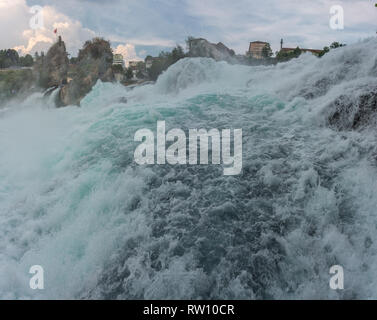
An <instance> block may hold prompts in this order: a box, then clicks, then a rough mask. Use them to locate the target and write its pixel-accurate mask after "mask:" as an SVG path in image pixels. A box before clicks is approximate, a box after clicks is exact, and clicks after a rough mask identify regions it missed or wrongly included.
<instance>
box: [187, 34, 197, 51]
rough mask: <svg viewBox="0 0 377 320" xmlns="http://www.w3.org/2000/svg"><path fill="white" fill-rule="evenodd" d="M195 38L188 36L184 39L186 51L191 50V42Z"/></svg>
mask: <svg viewBox="0 0 377 320" xmlns="http://www.w3.org/2000/svg"><path fill="white" fill-rule="evenodd" d="M194 39H195V38H194V37H193V36H188V37H187V39H186V49H187V50H188V51H190V50H191V41H192V40H194Z"/></svg>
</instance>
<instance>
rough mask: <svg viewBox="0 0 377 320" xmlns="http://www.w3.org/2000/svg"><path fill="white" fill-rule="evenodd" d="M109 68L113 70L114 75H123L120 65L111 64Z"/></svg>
mask: <svg viewBox="0 0 377 320" xmlns="http://www.w3.org/2000/svg"><path fill="white" fill-rule="evenodd" d="M111 68H112V69H113V72H114V73H122V74H123V73H124V69H123V67H122V66H121V65H120V64H113V65H112V66H111Z"/></svg>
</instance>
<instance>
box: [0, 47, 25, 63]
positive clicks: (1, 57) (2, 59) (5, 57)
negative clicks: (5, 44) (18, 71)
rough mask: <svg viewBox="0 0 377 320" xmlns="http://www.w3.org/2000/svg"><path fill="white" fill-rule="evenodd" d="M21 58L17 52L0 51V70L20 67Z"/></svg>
mask: <svg viewBox="0 0 377 320" xmlns="http://www.w3.org/2000/svg"><path fill="white" fill-rule="evenodd" d="M19 60H20V57H19V55H18V53H17V51H16V50H14V49H6V50H0V68H9V67H12V66H18V65H19Z"/></svg>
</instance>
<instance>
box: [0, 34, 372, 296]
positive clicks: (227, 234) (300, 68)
mask: <svg viewBox="0 0 377 320" xmlns="http://www.w3.org/2000/svg"><path fill="white" fill-rule="evenodd" d="M362 47H363V48H364V49H363V50H360V49H359V46H349V47H346V48H344V49H343V48H342V49H339V50H334V51H333V52H331V53H330V54H328V55H326V56H325V57H324V58H323V59H320V60H319V59H317V58H315V57H313V56H311V55H304V56H302V57H301V58H300V59H297V60H294V61H291V62H289V63H285V64H280V65H278V66H276V67H245V66H231V65H228V64H226V63H219V62H214V61H212V60H209V59H185V60H182V61H180V62H178V63H177V64H175V65H174V66H172V67H171V68H170V69H169V70H168V71H167V72H166V73H164V74H163V75H162V76H161V77H160V78H159V80H158V82H157V83H156V84H155V85H146V86H143V87H138V88H135V89H132V90H130V89H127V88H125V87H123V86H121V85H117V84H109V83H101V82H99V83H97V85H96V86H95V87H94V88H93V90H92V91H91V92H90V93H89V94H88V95H87V96H86V97H85V99H84V100H83V101H82V105H81V107H80V108H78V107H73V106H72V107H67V108H62V109H55V108H54V106H53V104H52V101H53V97H51V98H43V97H42V95H39V94H35V95H33V96H31V97H29V98H28V99H27V100H26V101H24V102H23V103H19V104H13V105H11V106H8V109H4V110H0V150H1V153H0V297H1V298H10V299H30V298H31V299H40V298H48V299H56V298H98V299H102V298H106V299H114V298H118V299H144V298H146V299H171V298H174V299H181V298H182V299H198V298H209V299H235V298H237V299H266V298H274V299H281V298H288V299H295V298H323V299H326V298H339V299H342V298H376V297H377V291H376V289H375V287H376V286H375V279H377V278H376V274H375V271H374V270H375V268H374V266H375V265H376V262H377V261H376V249H377V247H376V241H377V239H376V234H377V233H376V228H377V224H376V218H375V215H376V209H375V208H376V207H377V195H376V192H375V190H377V188H376V187H377V182H376V181H377V170H376V160H375V159H376V158H375V154H376V146H377V144H376V133H375V130H374V129H373V127H366V128H364V130H362V131H336V130H335V129H334V128H330V126H329V125H328V116H329V114H331V112H333V111H334V110H333V107H332V106H331V103H332V102H333V101H334V100H335V99H336V98H337V97H339V96H340V95H344V94H348V95H349V96H350V99H351V98H352V97H357V96H358V95H359V94H362V93H363V92H368V90H369V89H370V88H371V87H373V86H374V87H376V85H377V69H376V67H375V66H376V65H377V50H376V49H377V44H376V41H375V40H373V39H371V40H367V41H365V42H364V43H363V46H362ZM122 97H126V98H127V103H121V102H119V101H121V100H120V99H121V98H122ZM158 120H164V121H165V122H166V126H167V130H169V129H172V128H180V129H183V130H184V131H185V132H187V131H188V129H190V128H198V129H199V128H204V129H207V130H210V129H212V128H217V129H219V130H220V129H225V128H227V129H228V128H229V129H238V128H242V130H243V170H242V173H241V174H240V175H238V176H224V175H223V170H222V169H223V168H222V166H218V165H208V166H205V165H197V166H190V165H181V166H176V165H175V166H171V165H150V166H138V165H137V164H136V163H135V162H134V158H133V154H134V150H135V148H136V147H137V145H138V143H135V142H134V141H133V138H134V134H135V132H136V131H137V130H139V129H142V128H148V129H151V130H152V131H154V132H155V130H156V122H157V121H158ZM335 264H340V265H342V266H343V267H344V270H345V286H346V288H347V290H344V291H333V290H330V288H329V278H330V275H329V269H330V267H331V266H332V265H335ZM32 265H41V266H43V268H44V272H45V281H44V282H45V289H44V290H43V291H33V290H31V289H30V288H29V279H30V275H29V273H28V271H29V268H30V266H32Z"/></svg>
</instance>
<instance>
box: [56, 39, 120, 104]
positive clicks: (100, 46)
mask: <svg viewBox="0 0 377 320" xmlns="http://www.w3.org/2000/svg"><path fill="white" fill-rule="evenodd" d="M112 63H113V53H112V50H111V47H110V43H109V42H108V41H105V40H104V39H101V38H95V39H93V40H91V41H87V42H86V43H85V44H84V48H83V49H82V50H80V52H79V56H78V59H77V63H76V66H75V75H74V76H73V78H72V80H71V81H70V82H69V83H67V84H65V85H63V86H62V88H61V89H60V92H59V94H58V96H57V101H56V103H57V106H58V107H61V106H67V105H80V101H81V99H82V98H84V97H85V95H86V94H87V93H88V92H89V91H90V90H91V89H92V87H93V86H94V85H95V84H96V82H97V81H98V80H101V81H104V82H109V81H114V74H113V71H112V68H111V66H112Z"/></svg>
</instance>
